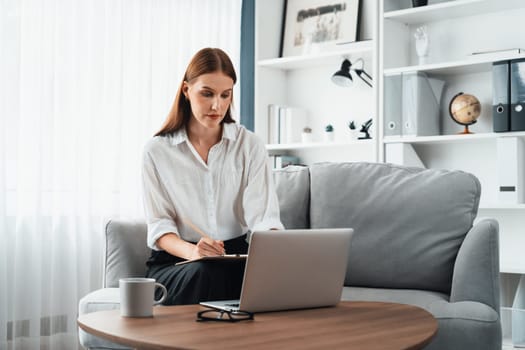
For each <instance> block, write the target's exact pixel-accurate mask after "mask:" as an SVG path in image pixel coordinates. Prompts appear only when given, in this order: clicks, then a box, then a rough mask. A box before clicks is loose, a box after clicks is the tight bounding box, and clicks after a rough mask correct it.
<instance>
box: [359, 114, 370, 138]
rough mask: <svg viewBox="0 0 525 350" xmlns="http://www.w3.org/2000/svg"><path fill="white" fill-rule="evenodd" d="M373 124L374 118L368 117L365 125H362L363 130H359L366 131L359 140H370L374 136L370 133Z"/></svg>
mask: <svg viewBox="0 0 525 350" xmlns="http://www.w3.org/2000/svg"><path fill="white" fill-rule="evenodd" d="M371 126H372V118H370V119H368V120H367V121H366V122H365V123H364V124H363V125H361V130H359V132H364V133H365V135H364V136H359V140H368V139H371V138H372V137H370V133H369V132H368V130H369V129H370V127H371Z"/></svg>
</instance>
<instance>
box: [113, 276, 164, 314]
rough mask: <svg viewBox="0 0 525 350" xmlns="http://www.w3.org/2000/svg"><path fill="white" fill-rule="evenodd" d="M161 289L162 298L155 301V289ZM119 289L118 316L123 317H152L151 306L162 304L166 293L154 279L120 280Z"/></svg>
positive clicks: (134, 278) (133, 278)
mask: <svg viewBox="0 0 525 350" xmlns="http://www.w3.org/2000/svg"><path fill="white" fill-rule="evenodd" d="M157 288H161V289H162V297H161V298H160V299H159V300H155V289H157ZM119 289H120V316H124V317H152V316H153V305H158V304H160V303H162V302H163V301H164V300H165V299H166V296H167V295H168V291H167V290H166V287H164V286H163V285H162V284H160V283H157V282H155V279H154V278H142V277H132V278H121V279H120V280H119Z"/></svg>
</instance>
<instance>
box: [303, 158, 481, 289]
mask: <svg viewBox="0 0 525 350" xmlns="http://www.w3.org/2000/svg"><path fill="white" fill-rule="evenodd" d="M310 171H311V174H310V176H311V179H310V182H311V205H310V208H311V211H310V220H311V226H312V228H323V227H325V228H326V227H352V228H354V230H355V234H354V237H353V240H352V243H351V247H350V255H349V259H348V267H347V273H346V279H345V285H347V286H365V287H382V288H405V289H423V290H433V291H439V292H443V293H447V294H449V293H450V288H451V283H452V274H453V269H454V262H455V259H456V255H457V253H458V250H459V247H460V246H461V243H462V242H463V239H464V237H465V235H466V233H467V232H468V230H469V229H470V228H471V227H472V222H473V220H474V217H475V216H476V214H477V209H478V205H479V197H480V192H481V187H480V183H479V181H478V179H477V178H476V177H475V176H473V175H471V174H468V173H465V172H462V171H447V170H436V169H429V170H428V169H420V168H409V167H403V166H397V165H392V164H383V163H362V162H359V163H320V164H315V165H313V166H312V167H311V169H310Z"/></svg>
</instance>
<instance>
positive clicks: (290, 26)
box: [281, 0, 359, 57]
mask: <svg viewBox="0 0 525 350" xmlns="http://www.w3.org/2000/svg"><path fill="white" fill-rule="evenodd" d="M358 22H359V0H287V1H286V3H285V13H284V20H283V35H282V36H283V38H282V41H281V57H287V56H298V55H302V54H308V53H311V52H320V51H326V50H330V49H335V48H336V47H337V46H336V45H337V44H343V43H348V42H352V41H356V40H357V30H358V25H359V23H358Z"/></svg>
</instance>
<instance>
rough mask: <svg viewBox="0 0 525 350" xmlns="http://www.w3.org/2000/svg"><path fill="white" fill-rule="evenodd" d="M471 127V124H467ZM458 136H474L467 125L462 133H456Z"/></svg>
mask: <svg viewBox="0 0 525 350" xmlns="http://www.w3.org/2000/svg"><path fill="white" fill-rule="evenodd" d="M469 125H472V124H469ZM458 134H459V135H466V134H474V133H473V132H472V131H470V130H469V129H468V125H465V129H463V131H460V132H458Z"/></svg>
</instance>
